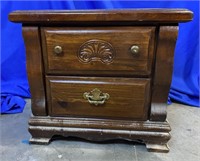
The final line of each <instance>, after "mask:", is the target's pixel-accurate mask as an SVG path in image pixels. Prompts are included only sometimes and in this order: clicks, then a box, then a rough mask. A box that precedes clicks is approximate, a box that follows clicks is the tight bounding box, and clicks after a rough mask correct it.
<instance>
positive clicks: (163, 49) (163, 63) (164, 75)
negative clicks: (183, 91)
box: [150, 26, 178, 121]
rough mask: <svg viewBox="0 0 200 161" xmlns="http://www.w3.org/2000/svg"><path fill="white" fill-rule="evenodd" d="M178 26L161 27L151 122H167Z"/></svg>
mask: <svg viewBox="0 0 200 161" xmlns="http://www.w3.org/2000/svg"><path fill="white" fill-rule="evenodd" d="M177 35H178V26H161V27H160V30H159V35H158V45H157V52H156V61H155V73H154V81H153V89H152V103H151V113H150V120H152V121H165V120H166V116H167V112H166V106H167V100H168V93H169V89H170V85H171V79H172V72H173V60H174V49H175V45H176V39H177Z"/></svg>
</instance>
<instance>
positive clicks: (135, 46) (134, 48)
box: [131, 45, 140, 55]
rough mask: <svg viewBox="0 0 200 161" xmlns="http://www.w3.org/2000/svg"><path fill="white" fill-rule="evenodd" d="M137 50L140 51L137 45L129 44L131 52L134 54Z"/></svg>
mask: <svg viewBox="0 0 200 161" xmlns="http://www.w3.org/2000/svg"><path fill="white" fill-rule="evenodd" d="M139 51H140V48H139V46H137V45H133V46H131V53H132V54H134V55H136V54H138V53H139Z"/></svg>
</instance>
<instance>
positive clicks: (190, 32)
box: [1, 0, 199, 113]
mask: <svg viewBox="0 0 200 161" xmlns="http://www.w3.org/2000/svg"><path fill="white" fill-rule="evenodd" d="M198 3H199V2H198V1H196V2H195V1H191V2H189V1H157V2H156V1H148V2H147V1H111V0H110V1H109V0H104V1H3V2H1V113H17V112H22V111H23V108H24V105H25V101H24V99H23V98H24V97H28V98H29V97H30V96H31V95H30V91H29V85H28V81H27V75H26V61H25V48H24V42H23V38H22V33H21V27H22V26H21V24H15V23H11V22H9V20H8V14H9V13H10V12H11V11H14V10H44V9H114V8H187V9H190V10H192V11H193V12H194V20H193V21H192V22H189V23H185V24H180V29H179V30H180V33H179V37H178V41H177V46H176V51H175V65H174V73H173V79H172V84H171V90H170V94H169V98H171V100H175V101H178V102H181V103H184V104H188V105H192V106H199V68H198V65H199V4H198Z"/></svg>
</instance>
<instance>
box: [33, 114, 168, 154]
mask: <svg viewBox="0 0 200 161" xmlns="http://www.w3.org/2000/svg"><path fill="white" fill-rule="evenodd" d="M29 125H30V126H29V132H30V133H31V135H32V138H31V139H30V142H31V143H39V144H48V143H49V142H50V140H51V138H52V136H54V135H61V136H65V137H68V136H75V137H80V138H84V139H87V140H92V141H105V140H110V139H121V138H123V139H125V140H128V141H137V142H141V143H145V144H146V147H147V149H148V150H149V151H157V152H168V151H169V148H168V146H167V142H168V140H169V139H170V137H171V136H170V134H169V131H170V126H169V124H168V122H153V121H151V122H150V121H140V122H136V121H125V120H123V121H122V120H113V119H112V120H107V119H106V120H102V119H100V120H99V119H89V118H87V119H81V118H65V117H51V118H47V117H33V118H31V119H30V121H29ZM41 131H42V132H41Z"/></svg>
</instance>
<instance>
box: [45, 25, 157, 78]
mask: <svg viewBox="0 0 200 161" xmlns="http://www.w3.org/2000/svg"><path fill="white" fill-rule="evenodd" d="M154 34H155V27H82V28H81V27H79V28H78V27H73V28H72V27H71V28H67V27H65V28H63V27H60V28H59V27H57V28H50V27H46V28H42V40H43V54H44V57H45V59H44V61H45V68H46V72H47V73H48V74H74V75H75V74H79V75H84V74H87V75H102V74H104V75H149V74H150V73H151V65H152V59H153V46H154V37H155V36H154ZM46 57H47V58H46Z"/></svg>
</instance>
